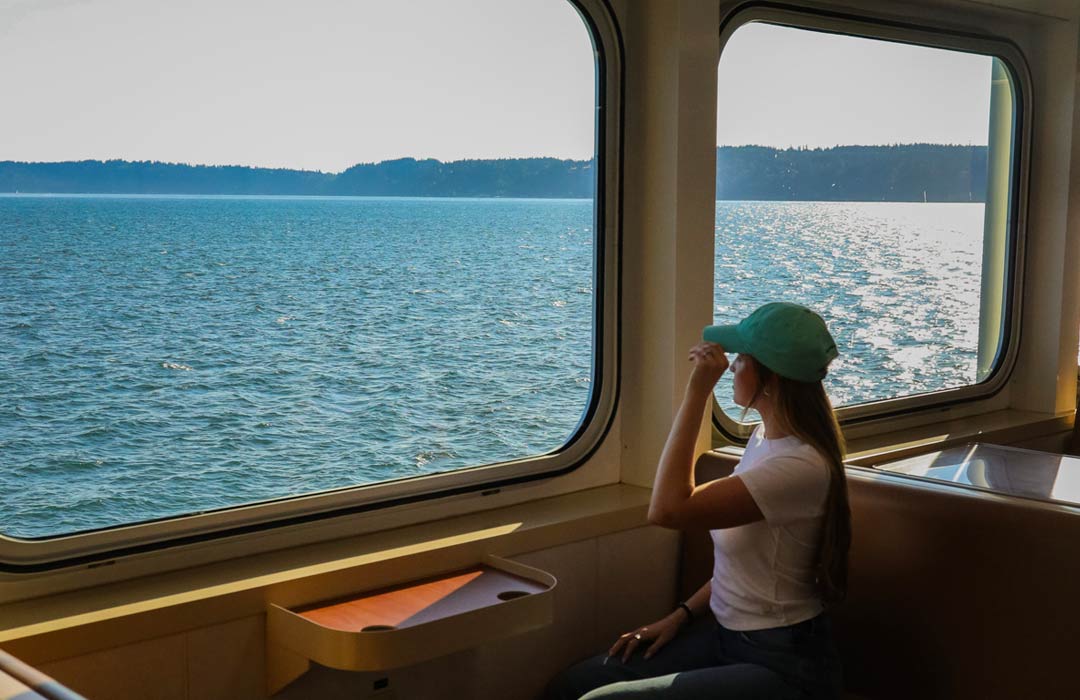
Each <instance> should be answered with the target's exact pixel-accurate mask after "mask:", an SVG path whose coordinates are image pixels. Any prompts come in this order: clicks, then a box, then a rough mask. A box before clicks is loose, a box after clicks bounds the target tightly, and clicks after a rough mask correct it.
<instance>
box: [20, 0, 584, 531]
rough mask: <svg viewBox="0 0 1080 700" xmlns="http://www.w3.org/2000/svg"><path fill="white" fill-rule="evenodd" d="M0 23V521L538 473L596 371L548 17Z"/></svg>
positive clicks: (60, 12)
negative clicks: (0, 28) (480, 471)
mask: <svg viewBox="0 0 1080 700" xmlns="http://www.w3.org/2000/svg"><path fill="white" fill-rule="evenodd" d="M418 5H419V6H418ZM0 12H4V13H6V14H7V15H9V16H7V17H3V18H2V19H0V21H2V22H3V23H4V25H5V38H4V42H3V44H2V45H0V57H2V63H3V64H4V65H7V66H18V67H19V68H18V70H11V71H5V73H4V76H3V78H2V79H0V80H2V81H3V90H4V95H5V109H4V110H3V112H2V113H0V161H2V162H0V191H2V192H3V193H4V194H3V195H0V250H2V254H0V396H3V401H2V402H0V460H2V463H0V493H3V494H4V506H3V508H2V509H0V534H3V535H6V536H13V537H22V538H40V537H52V536H56V535H66V534H71V533H78V532H83V531H88V530H94V529H102V528H112V527H115V526H118V525H127V524H132V523H138V522H142V521H148V520H153V519H162V518H173V517H176V516H183V515H187V514H191V513H198V512H203V511H212V510H215V509H224V508H229V507H232V506H237V505H241V504H249V503H254V502H260V501H268V500H274V499H283V498H287V497H295V496H299V495H304V494H312V493H318V492H329V491H332V490H335V489H336V490H339V491H338V492H336V495H337V496H340V495H341V492H340V489H348V488H350V487H356V486H360V485H364V484H375V483H383V482H398V483H402V482H401V480H410V479H411V478H413V477H429V476H431V475H437V474H451V473H453V474H456V475H459V476H462V475H463V474H465V472H463V471H462V470H465V471H469V470H468V468H471V467H478V466H482V465H493V464H501V463H507V462H515V464H510V465H505V466H504V467H503V468H502V469H503V471H502V472H499V471H498V470H494V471H493V470H491V469H488V470H485V476H484V477H483V478H484V479H486V480H489V481H490V480H492V479H497V478H499V477H500V475H502V476H503V477H506V476H508V475H509V476H513V475H521V474H526V473H529V472H530V470H531V471H532V472H535V471H536V470H537V469H538V467H537V466H536V465H537V464H540V465H541V467H543V468H546V469H551V468H558V467H565V466H566V465H567V459H566V458H562V459H560V458H559V454H560V453H561V452H564V451H565V449H566V446H567V445H568V443H569V442H571V441H572V439H573V438H574V437H575V436H577V435H579V434H580V433H581V431H582V430H583V429H584V427H585V426H583V419H584V418H586V417H588V415H589V412H590V409H591V407H592V406H594V405H595V403H596V392H597V391H598V390H599V388H598V386H597V384H598V383H599V382H598V379H599V378H600V376H601V374H600V372H599V364H600V360H601V359H602V358H601V357H600V355H599V349H598V342H597V340H596V336H597V335H598V334H599V333H600V330H601V329H599V328H597V327H596V326H595V324H594V321H595V319H596V318H598V317H599V313H598V308H599V306H600V303H601V298H600V297H601V294H600V292H601V290H600V289H598V288H597V286H596V282H597V279H598V275H599V273H600V270H599V269H598V265H597V259H598V247H599V246H598V240H599V239H598V235H597V207H596V206H595V192H596V191H597V182H598V175H597V171H598V167H597V160H596V152H595V143H596V141H597V133H596V106H597V105H596V99H597V98H596V95H597V85H596V79H597V78H596V76H597V70H596V66H595V63H594V61H595V59H594V47H593V40H592V36H591V32H590V30H589V29H588V27H587V26H586V23H585V22H584V21H583V19H582V16H581V15H580V14H579V13H578V10H577V9H576V8H575V6H574V5H572V4H570V3H568V2H565V1H563V0H530V1H528V2H515V3H503V2H498V1H496V0H491V1H486V2H480V3H477V2H470V3H444V2H423V3H408V4H407V6H406V5H400V6H399V5H398V4H396V3H339V2H330V1H329V0H326V1H322V0H320V1H318V2H314V3H312V2H306V3H276V2H275V3H264V2H251V3H235V2H231V3H225V4H222V3H218V2H196V3H180V4H167V3H166V4H163V3H143V2H135V1H134V0H131V1H125V0H115V1H111V2H98V3H81V4H80V3H75V4H62V5H56V4H43V5H42V6H40V7H37V6H33V5H25V4H19V5H17V6H13V7H11V8H8V9H7V10H2V11H0ZM526 37H527V38H526ZM538 38H541V39H542V40H538ZM544 455H547V456H548V458H547V461H544V460H542V459H537V457H538V456H544ZM523 460H524V462H522V461H523ZM470 478H472V482H477V481H480V478H479V477H470ZM472 482H469V481H468V479H467V478H466V476H462V478H461V480H459V481H457V482H454V483H455V484H456V485H458V486H460V485H461V484H463V483H472ZM425 483H426V484H427V485H426V486H424V488H426V489H428V490H431V489H438V488H439V486H440V483H439V482H430V483H427V482H425ZM416 491H417V487H414V488H413V489H412V491H410V493H412V494H415V493H416Z"/></svg>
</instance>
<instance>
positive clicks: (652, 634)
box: [608, 609, 686, 663]
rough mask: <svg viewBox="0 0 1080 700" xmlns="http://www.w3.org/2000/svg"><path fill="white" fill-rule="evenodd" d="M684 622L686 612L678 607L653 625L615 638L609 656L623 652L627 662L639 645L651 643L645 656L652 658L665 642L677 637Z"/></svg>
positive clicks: (623, 659) (623, 660)
mask: <svg viewBox="0 0 1080 700" xmlns="http://www.w3.org/2000/svg"><path fill="white" fill-rule="evenodd" d="M684 624H686V614H685V613H683V611H682V609H678V610H676V611H675V612H673V613H672V614H670V615H668V616H667V617H665V618H663V619H662V620H657V621H656V622H654V623H652V624H651V625H645V626H644V627H641V628H639V629H636V630H634V631H633V632H627V633H626V634H624V635H622V636H621V637H619V638H618V639H617V640H615V643H614V644H613V645H612V646H611V649H608V657H614V656H619V655H620V654H621V655H622V662H623V663H626V662H627V661H628V660H629V659H630V657H631V656H632V655H633V653H634V651H635V650H636V649H637V648H638V647H640V646H642V645H643V644H649V647H648V648H647V649H646V650H645V658H646V659H649V658H652V656H653V655H654V654H655V653H656V652H658V651H660V649H662V648H663V647H664V645H665V644H667V643H668V642H670V641H671V640H672V639H674V638H675V635H677V634H678V633H679V630H680V629H682V626H683V625H684ZM650 642H651V644H650Z"/></svg>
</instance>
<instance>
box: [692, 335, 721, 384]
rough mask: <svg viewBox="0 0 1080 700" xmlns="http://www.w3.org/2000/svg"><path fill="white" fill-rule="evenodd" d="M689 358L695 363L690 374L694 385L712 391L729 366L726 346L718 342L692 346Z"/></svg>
mask: <svg viewBox="0 0 1080 700" xmlns="http://www.w3.org/2000/svg"><path fill="white" fill-rule="evenodd" d="M687 359H688V360H690V361H691V362H693V363H694V369H693V371H692V372H691V374H690V385H691V386H692V387H695V388H698V389H702V390H704V391H709V392H711V391H712V389H713V387H714V386H716V382H718V381H719V380H720V376H721V375H722V374H723V373H724V372H725V371H726V370H727V368H728V359H727V355H725V354H724V348H722V347H721V346H719V345H717V344H716V343H698V344H697V345H695V346H694V347H692V348H690V355H689V357H687Z"/></svg>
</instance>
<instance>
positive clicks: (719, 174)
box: [716, 144, 987, 202]
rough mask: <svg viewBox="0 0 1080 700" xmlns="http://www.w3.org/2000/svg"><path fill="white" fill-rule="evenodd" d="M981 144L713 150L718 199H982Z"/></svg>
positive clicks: (983, 151)
mask: <svg viewBox="0 0 1080 700" xmlns="http://www.w3.org/2000/svg"><path fill="white" fill-rule="evenodd" d="M986 152H987V151H986V146H943V145H936V144H912V145H907V146H838V147H836V148H815V149H794V148H792V149H785V150H777V149H775V148H765V147H762V146H738V147H722V148H718V149H716V198H717V199H731V200H796V201H850V202H921V201H923V197H924V193H925V199H926V201H929V202H981V201H983V200H984V199H985V198H986Z"/></svg>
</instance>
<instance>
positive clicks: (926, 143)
mask: <svg viewBox="0 0 1080 700" xmlns="http://www.w3.org/2000/svg"><path fill="white" fill-rule="evenodd" d="M904 146H944V147H948V148H988V145H987V144H972V143H932V142H929V141H913V142H909V143H869V144H860V143H851V144H836V145H833V146H809V145H803V146H794V145H789V146H770V145H765V144H754V143H743V144H717V146H716V148H717V149H720V148H771V149H773V150H776V151H829V150H834V149H839V148H900V147H904ZM407 160H411V161H415V162H418V163H422V162H426V161H435V162H436V163H440V164H442V165H453V164H455V163H467V162H475V161H506V160H509V161H514V160H557V161H560V162H564V163H567V162H568V163H592V162H594V161H595V160H596V156H592V157H591V158H588V159H577V158H558V157H556V156H500V157H495V158H471V157H470V158H458V159H455V160H440V159H438V158H432V157H424V158H421V157H417V156H399V157H396V158H386V159H383V160H379V161H358V162H356V163H354V164H352V165H350V166H348V167H346V168H344V169H343V170H338V171H333V170H311V169H306V168H300V167H290V166H283V165H241V164H238V163H191V162H182V161H171V160H129V159H127V158H105V159H102V158H79V159H69V160H12V159H2V160H0V164H4V163H10V164H16V165H62V164H67V163H103V164H105V163H132V164H135V163H144V164H145V163H148V164H154V165H175V166H183V167H190V168H249V169H253V170H290V171H293V172H299V173H312V174H318V175H341V174H342V173H344V172H345V171H346V170H351V169H352V168H356V167H361V166H365V165H368V166H374V165H382V164H384V163H394V162H398V161H407Z"/></svg>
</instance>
